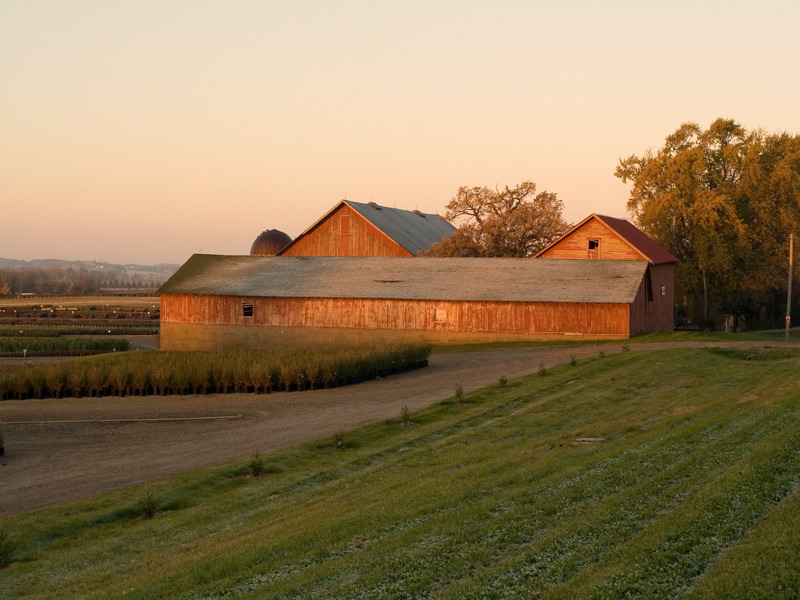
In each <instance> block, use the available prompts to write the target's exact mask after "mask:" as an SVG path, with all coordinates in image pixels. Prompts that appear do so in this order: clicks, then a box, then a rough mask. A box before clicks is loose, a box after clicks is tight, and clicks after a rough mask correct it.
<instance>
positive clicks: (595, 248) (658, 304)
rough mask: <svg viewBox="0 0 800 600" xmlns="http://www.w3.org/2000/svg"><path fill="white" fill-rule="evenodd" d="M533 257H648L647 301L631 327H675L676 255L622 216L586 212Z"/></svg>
mask: <svg viewBox="0 0 800 600" xmlns="http://www.w3.org/2000/svg"><path fill="white" fill-rule="evenodd" d="M536 258H561V259H583V260H586V259H590V260H598V259H600V260H635V261H640V260H645V261H647V263H648V267H647V270H646V271H645V276H644V279H643V280H642V283H641V285H642V290H641V295H642V296H643V297H645V298H647V301H646V302H644V303H641V304H640V305H638V306H637V307H635V309H634V313H633V314H632V317H631V318H632V322H631V326H632V329H633V330H635V331H637V332H647V331H672V330H673V329H674V328H675V267H676V265H677V264H678V259H677V258H675V257H674V256H672V254H670V253H669V252H667V251H666V250H665V249H664V248H662V247H661V246H659V245H658V244H657V243H656V242H654V241H653V240H652V239H650V238H649V237H648V236H647V235H645V233H644V232H642V231H641V230H639V229H638V228H636V227H635V226H634V225H633V224H631V223H630V222H628V221H626V220H625V219H615V218H614V217H607V216H604V215H596V214H592V215H589V216H588V217H586V218H585V219H584V220H583V221H581V222H580V223H578V224H577V225H575V227H573V228H572V229H570V230H569V231H568V232H567V233H565V234H564V235H563V236H561V237H560V238H559V239H558V240H556V241H555V242H553V243H552V244H550V245H549V246H548V247H547V248H545V249H544V250H542V251H541V252H539V254H537V255H536Z"/></svg>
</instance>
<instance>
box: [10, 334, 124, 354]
mask: <svg viewBox="0 0 800 600" xmlns="http://www.w3.org/2000/svg"><path fill="white" fill-rule="evenodd" d="M129 348H130V342H128V340H121V339H102V338H101V339H94V338H54V337H44V338H35V337H12V338H7V337H0V352H14V353H21V352H22V351H23V350H27V351H28V352H29V353H37V352H48V353H49V352H53V353H57V352H75V351H78V352H80V351H91V352H111V351H113V350H116V351H119V352H122V351H125V350H128V349H129Z"/></svg>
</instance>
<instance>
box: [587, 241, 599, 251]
mask: <svg viewBox="0 0 800 600" xmlns="http://www.w3.org/2000/svg"><path fill="white" fill-rule="evenodd" d="M598 248H600V240H589V250H597V249H598Z"/></svg>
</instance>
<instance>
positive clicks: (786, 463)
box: [0, 349, 800, 599]
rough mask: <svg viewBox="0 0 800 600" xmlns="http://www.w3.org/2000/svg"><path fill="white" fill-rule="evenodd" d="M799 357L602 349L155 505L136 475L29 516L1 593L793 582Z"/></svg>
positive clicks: (23, 519)
mask: <svg viewBox="0 0 800 600" xmlns="http://www.w3.org/2000/svg"><path fill="white" fill-rule="evenodd" d="M748 358H749V359H752V360H748ZM531 369H532V371H533V370H535V366H533V365H532V367H531ZM798 369H800V354H797V353H793V352H791V351H764V352H761V353H751V354H749V355H745V354H743V353H740V352H737V351H720V350H698V349H694V350H690V349H685V350H670V351H659V352H649V353H647V352H645V353H639V352H628V353H622V354H617V355H614V356H610V357H607V358H602V359H601V358H595V359H592V360H587V361H584V362H580V363H579V364H578V365H577V366H574V367H573V366H570V365H564V366H561V367H557V368H554V369H550V370H549V371H548V374H547V375H546V376H544V377H540V376H537V375H532V376H530V377H528V378H523V379H519V380H515V381H511V382H508V384H507V385H506V386H505V387H502V388H501V387H499V386H492V387H489V388H486V389H483V390H479V391H477V392H473V393H471V394H466V397H465V401H464V402H463V403H462V404H460V405H458V404H456V403H455V402H454V401H453V399H449V400H447V401H445V402H443V403H441V404H439V405H437V406H434V407H431V408H430V409H427V410H425V411H421V412H419V413H415V414H413V415H411V419H410V420H411V423H412V424H411V425H404V424H403V422H402V420H401V418H400V415H398V418H397V419H396V420H394V421H390V422H385V423H380V424H376V425H373V426H370V427H365V428H362V429H359V430H356V431H352V432H346V433H345V434H344V440H345V442H346V443H345V444H344V446H345V448H346V449H344V450H342V449H340V448H339V447H338V446H339V444H337V443H336V441H335V440H325V441H322V442H318V443H315V444H309V445H306V446H303V447H299V448H296V449H293V450H289V451H286V452H281V453H276V454H271V455H263V457H264V460H265V465H266V471H267V473H270V474H269V475H265V476H261V477H250V476H248V474H247V473H248V468H247V462H246V460H245V457H243V461H242V462H240V463H236V464H231V465H224V466H221V467H219V468H216V469H210V470H205V471H200V472H197V473H192V474H189V475H186V476H182V477H176V478H173V479H170V480H168V481H165V482H162V483H159V484H151V485H150V486H149V488H148V490H149V493H151V494H152V496H153V498H154V499H155V502H156V504H157V507H158V508H157V512H156V516H155V517H154V518H152V519H146V518H142V517H141V516H139V513H138V512H137V508H136V507H137V501H138V500H139V498H140V497H141V496H142V494H143V488H139V489H133V490H128V491H125V492H117V493H113V494H108V495H105V496H102V497H99V498H97V499H94V500H91V501H82V502H73V503H69V504H65V505H62V506H59V507H55V508H52V509H47V510H43V511H38V512H35V513H31V514H28V515H20V516H18V517H14V518H10V519H7V520H6V521H5V523H4V525H5V527H6V528H7V529H8V531H9V532H10V533H11V535H12V537H13V541H14V542H15V544H16V546H17V548H16V550H15V554H14V564H12V565H11V566H10V567H8V568H6V569H3V570H0V597H3V598H16V597H26V598H64V597H80V598H120V597H123V596H124V597H126V598H185V599H190V598H192V599H197V598H209V599H211V598H226V597H237V598H379V597H384V598H531V597H539V598H620V597H639V598H680V597H687V598H719V597H764V598H767V597H769V598H795V597H797V596H798V594H800V589H799V588H798V586H800V577H798V575H797V573H798V571H800V569H798V567H800V565H799V564H798V561H800V557H799V556H798V550H799V549H798V545H797V541H796V540H797V539H798V538H799V537H800V519H798V518H797V516H796V515H797V511H796V509H797V508H798V505H800V500H798V496H800V494H798V484H800V385H798V380H797V375H796V374H797V372H799V371H798ZM581 438H590V439H601V440H603V441H595V442H588V443H580V442H576V440H577V439H581ZM339 441H341V440H339ZM793 509H795V510H793ZM773 559H774V560H773ZM742 590H745V591H749V592H750V593H745V592H743V591H742Z"/></svg>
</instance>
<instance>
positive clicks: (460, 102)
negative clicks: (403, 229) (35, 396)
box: [0, 0, 800, 264]
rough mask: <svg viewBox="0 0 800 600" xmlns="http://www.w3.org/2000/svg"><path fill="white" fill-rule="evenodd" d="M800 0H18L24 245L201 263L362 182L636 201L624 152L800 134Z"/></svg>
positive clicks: (11, 164)
mask: <svg viewBox="0 0 800 600" xmlns="http://www.w3.org/2000/svg"><path fill="white" fill-rule="evenodd" d="M798 22H800V3H798V2H796V0H785V1H783V0H781V1H779V0H762V1H761V2H753V1H752V0H747V1H746V2H745V1H740V0H724V1H716V0H691V1H687V0H674V1H672V2H663V1H658V2H650V1H647V0H631V1H628V0H609V1H608V2H596V1H594V0H592V1H589V0H586V1H584V0H559V2H553V1H552V0H548V1H546V2H545V1H542V0H527V1H512V0H493V1H492V2H488V1H486V0H484V1H473V0H458V1H450V0H441V1H437V0H424V1H417V0H404V1H403V2H388V1H381V0H371V1H354V0H337V1H336V2H331V1H314V0H294V1H292V2H285V1H280V2H279V1H273V0H226V1H222V0H215V1H210V0H69V1H67V0H2V1H1V2H0V257H2V258H16V259H23V260H31V259H46V258H61V259H70V260H97V261H107V262H113V263H139V264H156V263H177V264H180V263H183V262H184V261H186V260H187V259H188V258H189V256H191V255H192V254H193V253H196V252H203V253H215V254H247V253H248V252H249V249H250V245H251V244H252V242H253V240H255V238H256V237H257V236H258V234H259V233H260V232H261V231H263V230H265V229H279V230H281V231H284V232H286V233H287V234H289V235H290V236H292V237H295V236H297V235H298V234H300V233H301V232H302V231H304V230H305V229H306V228H307V227H309V226H310V225H311V224H312V223H314V222H315V221H316V220H317V219H318V218H319V217H321V216H322V215H323V214H324V213H325V212H327V211H328V210H329V209H330V208H332V207H333V206H334V205H335V204H336V203H337V202H338V201H340V200H341V199H344V198H346V199H349V200H354V201H357V202H369V201H373V202H377V203H378V204H382V205H385V206H394V207H397V208H405V209H409V210H414V209H418V210H421V211H423V212H431V213H441V212H443V211H444V206H445V205H446V204H447V202H448V201H449V200H450V198H451V197H452V196H453V195H454V194H455V192H456V190H457V189H458V188H459V187H460V186H465V185H466V186H488V187H495V186H500V187H502V186H505V185H508V186H510V187H513V186H515V185H517V184H518V183H520V182H522V181H525V180H532V181H534V182H535V183H536V184H537V186H538V189H539V190H540V191H545V190H546V191H548V192H555V193H557V194H558V196H559V198H560V199H561V200H562V201H563V202H564V206H565V210H564V217H565V218H566V219H567V220H568V221H570V222H578V221H580V220H581V219H583V218H584V217H586V216H588V215H589V214H591V213H600V214H606V215H611V216H616V217H623V218H624V217H627V216H628V215H627V210H626V203H627V199H628V191H629V188H628V186H627V185H625V184H623V183H622V182H621V181H620V180H618V179H616V178H615V177H614V169H615V167H616V165H617V163H618V161H619V159H621V158H624V157H628V156H630V155H632V154H636V155H641V154H643V153H644V152H646V151H647V150H648V149H649V148H654V149H655V148H659V147H661V146H662V145H663V141H664V138H665V137H666V136H667V135H669V134H670V133H672V132H673V131H675V130H676V129H677V128H678V127H679V126H680V125H681V124H682V123H684V122H695V123H698V124H699V125H701V126H702V127H704V128H705V127H707V126H708V125H709V124H710V123H711V122H713V121H714V120H715V119H716V118H718V117H724V118H731V119H735V120H736V121H738V122H739V123H741V124H742V125H743V126H744V127H745V128H747V129H758V128H763V129H764V130H766V131H768V132H784V131H785V132H788V133H791V134H798V133H800V109H799V107H800V75H799V74H798V73H797V68H796V65H797V60H798V58H800V36H798V35H797V33H796V27H797V23H798Z"/></svg>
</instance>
